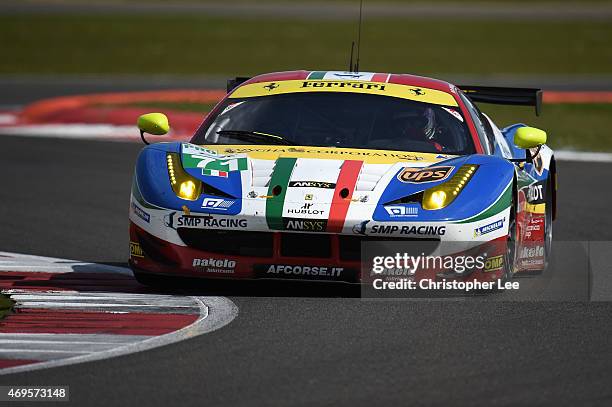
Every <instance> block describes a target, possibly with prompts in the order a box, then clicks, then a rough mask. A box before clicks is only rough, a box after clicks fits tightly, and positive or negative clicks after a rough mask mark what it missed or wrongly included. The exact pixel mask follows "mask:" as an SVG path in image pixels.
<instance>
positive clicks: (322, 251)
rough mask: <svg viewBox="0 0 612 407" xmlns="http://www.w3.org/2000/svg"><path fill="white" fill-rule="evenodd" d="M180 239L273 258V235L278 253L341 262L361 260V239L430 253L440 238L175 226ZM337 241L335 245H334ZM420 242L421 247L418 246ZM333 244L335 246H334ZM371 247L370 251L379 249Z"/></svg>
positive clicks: (194, 244) (195, 245)
mask: <svg viewBox="0 0 612 407" xmlns="http://www.w3.org/2000/svg"><path fill="white" fill-rule="evenodd" d="M177 231H178V234H179V236H180V238H181V239H182V240H183V242H185V244H186V245H187V246H189V247H191V248H194V249H197V250H202V251H207V252H211V253H218V254H226V255H230V256H249V257H262V258H266V257H268V258H270V257H274V237H275V235H278V237H279V239H278V241H279V244H280V247H279V249H280V255H281V256H283V257H312V258H319V259H331V258H333V257H334V250H337V251H338V258H339V259H340V260H342V261H360V260H361V242H372V243H375V242H377V243H378V244H379V245H384V244H385V242H387V241H395V242H410V246H408V247H409V248H410V250H416V251H418V252H419V254H420V252H421V249H422V251H424V252H425V253H426V254H427V253H430V252H431V251H432V250H433V249H434V248H435V247H437V245H438V243H439V242H440V239H435V238H434V239H401V238H397V237H380V236H350V235H336V234H325V233H285V232H246V231H235V230H212V229H191V228H178V229H177ZM336 242H337V245H336ZM421 245H423V247H422V248H421V247H420V246H421ZM334 247H337V249H334ZM379 247H380V249H377V248H373V250H381V249H383V247H381V246H379Z"/></svg>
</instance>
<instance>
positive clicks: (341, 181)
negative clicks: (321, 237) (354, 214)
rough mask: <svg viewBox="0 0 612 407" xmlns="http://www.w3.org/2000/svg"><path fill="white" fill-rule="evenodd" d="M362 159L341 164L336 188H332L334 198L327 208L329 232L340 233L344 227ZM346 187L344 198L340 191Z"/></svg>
mask: <svg viewBox="0 0 612 407" xmlns="http://www.w3.org/2000/svg"><path fill="white" fill-rule="evenodd" d="M362 165H363V161H353V160H348V161H345V162H344V163H343V164H342V168H341V169H340V174H339V175H338V181H336V189H335V190H334V198H333V199H332V203H331V208H330V209H329V218H328V221H327V231H328V232H331V233H340V232H341V231H342V228H343V227H344V220H345V219H346V213H347V212H348V208H349V205H350V204H351V198H352V197H353V191H354V190H355V184H357V177H358V176H359V172H360V171H361V166H362ZM345 188H346V189H348V190H349V194H348V196H347V197H346V198H342V197H341V196H340V191H342V190H343V189H345Z"/></svg>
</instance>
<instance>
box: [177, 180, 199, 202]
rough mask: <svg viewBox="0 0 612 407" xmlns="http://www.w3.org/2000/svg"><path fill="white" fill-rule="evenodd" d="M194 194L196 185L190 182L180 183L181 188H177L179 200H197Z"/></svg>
mask: <svg viewBox="0 0 612 407" xmlns="http://www.w3.org/2000/svg"><path fill="white" fill-rule="evenodd" d="M195 192H196V184H195V183H194V182H193V181H192V180H188V181H184V182H181V186H180V188H179V196H180V197H181V198H183V199H189V200H190V201H193V200H195V199H196V198H197V196H196V195H195Z"/></svg>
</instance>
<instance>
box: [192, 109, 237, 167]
mask: <svg viewBox="0 0 612 407" xmlns="http://www.w3.org/2000/svg"><path fill="white" fill-rule="evenodd" d="M240 103H242V102H240ZM181 152H182V153H183V154H187V155H204V156H212V157H216V156H218V154H219V153H217V152H216V151H215V150H210V149H208V148H204V147H200V146H197V145H195V144H190V143H183V144H182V145H181Z"/></svg>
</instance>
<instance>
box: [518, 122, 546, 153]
mask: <svg viewBox="0 0 612 407" xmlns="http://www.w3.org/2000/svg"><path fill="white" fill-rule="evenodd" d="M514 144H515V145H516V146H517V147H518V148H524V149H529V148H534V147H538V146H541V145H542V144H546V132H545V131H544V130H540V129H536V128H535V127H521V128H519V129H518V130H517V131H516V133H514Z"/></svg>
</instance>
